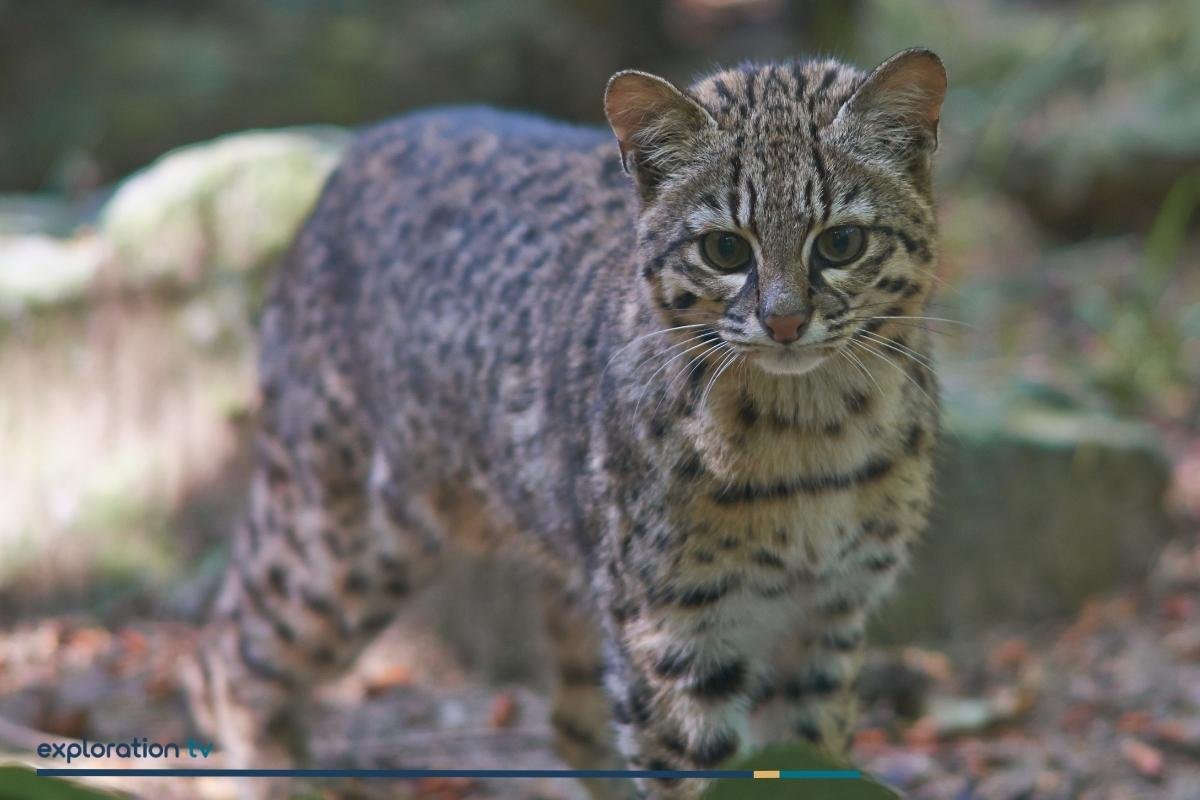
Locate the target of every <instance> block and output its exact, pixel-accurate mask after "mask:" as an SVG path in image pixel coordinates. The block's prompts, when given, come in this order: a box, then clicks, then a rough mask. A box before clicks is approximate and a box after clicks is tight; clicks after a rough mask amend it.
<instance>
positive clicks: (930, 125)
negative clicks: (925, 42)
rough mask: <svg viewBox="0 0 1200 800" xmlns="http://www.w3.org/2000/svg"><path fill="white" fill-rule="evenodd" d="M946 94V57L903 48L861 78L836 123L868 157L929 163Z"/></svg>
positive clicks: (835, 120) (838, 128)
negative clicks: (943, 59)
mask: <svg viewBox="0 0 1200 800" xmlns="http://www.w3.org/2000/svg"><path fill="white" fill-rule="evenodd" d="M945 97H946V68H945V67H944V66H942V60H941V59H940V58H938V57H937V56H936V55H935V54H934V53H933V52H931V51H929V50H925V49H923V48H919V47H918V48H913V49H911V50H902V51H900V52H899V53H896V54H895V55H894V56H892V57H891V58H889V59H888V60H886V61H884V62H883V63H882V64H880V65H879V66H878V67H876V68H875V69H874V71H872V72H871V74H870V75H868V76H867V77H866V79H865V80H864V81H863V82H862V83H861V84H859V86H858V88H857V89H855V90H854V94H852V95H851V96H850V99H848V100H847V101H846V102H845V103H844V104H843V105H842V107H841V109H840V110H839V111H838V113H837V116H836V117H835V118H834V122H833V126H832V127H833V128H834V130H836V131H838V132H839V133H840V134H841V135H842V136H844V137H845V139H846V140H847V142H848V143H849V144H851V145H854V146H856V149H859V150H861V151H862V152H863V154H864V155H866V156H868V157H871V158H882V159H886V160H890V161H893V162H900V163H904V164H906V165H909V166H927V165H928V160H929V156H930V154H931V153H932V152H933V151H934V149H936V147H937V135H938V119H939V117H940V116H941V112H942V100H944V99H945Z"/></svg>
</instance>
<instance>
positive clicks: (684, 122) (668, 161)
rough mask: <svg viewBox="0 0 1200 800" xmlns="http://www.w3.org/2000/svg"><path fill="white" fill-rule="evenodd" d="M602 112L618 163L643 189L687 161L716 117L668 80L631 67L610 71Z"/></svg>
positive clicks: (647, 190)
mask: <svg viewBox="0 0 1200 800" xmlns="http://www.w3.org/2000/svg"><path fill="white" fill-rule="evenodd" d="M604 113H605V115H606V116H607V117H608V124H609V125H610V126H611V127H612V130H613V133H614V134H616V137H617V143H618V144H619V145H620V148H621V163H622V165H623V166H624V167H625V171H626V172H628V173H631V174H633V175H634V176H635V177H636V178H637V180H638V184H639V185H640V187H641V189H642V191H643V192H644V193H646V194H651V193H653V191H654V189H655V188H656V187H657V186H658V184H659V183H660V182H661V181H662V179H663V178H664V177H665V176H667V175H670V174H671V173H673V172H674V171H676V170H678V169H679V168H681V167H683V166H684V165H686V164H687V163H689V162H690V161H692V160H693V159H694V158H695V157H696V155H697V154H698V152H699V150H700V148H701V144H702V140H703V136H704V133H705V132H706V131H708V130H715V129H716V127H717V123H716V120H714V119H713V118H712V116H711V115H710V114H709V113H708V112H707V111H706V110H705V109H704V107H703V106H701V105H700V104H699V103H697V102H696V101H695V100H693V99H692V98H691V97H688V96H687V95H686V94H684V93H683V92H682V91H680V90H679V89H678V88H677V87H675V85H673V84H672V83H670V82H669V81H666V80H663V79H662V78H659V77H657V76H655V75H650V74H649V73H645V72H638V71H637V70H631V69H630V70H624V71H622V72H618V73H617V74H616V75H613V76H612V78H611V79H610V80H609V82H608V88H607V89H606V90H605V92H604Z"/></svg>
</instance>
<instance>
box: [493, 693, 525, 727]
mask: <svg viewBox="0 0 1200 800" xmlns="http://www.w3.org/2000/svg"><path fill="white" fill-rule="evenodd" d="M519 711H520V707H519V706H518V704H517V700H516V698H515V697H513V694H512V692H502V693H500V694H498V695H496V697H495V698H494V699H493V700H492V713H491V714H490V716H489V722H490V723H491V726H492V727H493V728H511V727H512V725H513V723H514V722H516V721H517V714H518V712H519Z"/></svg>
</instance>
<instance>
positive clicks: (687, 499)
mask: <svg viewBox="0 0 1200 800" xmlns="http://www.w3.org/2000/svg"><path fill="white" fill-rule="evenodd" d="M888 400H889V399H888V398H886V397H879V398H876V399H875V400H874V401H873V402H871V401H863V400H862V398H859V397H855V398H852V400H851V402H849V403H848V405H849V406H850V408H841V409H838V410H837V411H836V412H831V413H829V414H827V415H824V416H818V417H816V418H799V417H798V416H787V415H784V414H780V413H770V412H768V411H767V410H765V409H762V408H760V409H759V411H758V414H757V416H753V415H751V414H750V413H748V412H747V411H746V409H745V408H744V407H743V408H741V409H739V410H736V411H733V413H727V414H725V415H723V416H722V415H718V414H713V415H710V416H708V417H707V418H703V417H702V418H697V419H696V420H693V421H692V422H691V423H690V427H685V428H684V429H683V431H682V433H683V434H684V438H683V440H682V442H681V444H680V456H679V463H677V464H675V465H674V467H673V468H672V472H671V478H670V480H671V481H672V482H674V484H675V486H676V491H674V492H672V493H670V495H671V497H673V498H674V500H675V502H673V503H672V504H671V506H672V507H671V509H670V515H671V517H672V518H673V523H674V526H676V527H679V528H680V529H681V530H683V531H686V534H685V535H684V536H683V537H682V538H681V545H680V546H681V549H682V550H683V551H684V552H685V553H692V554H696V553H698V554H699V560H700V561H704V560H706V559H708V558H709V556H711V557H712V559H713V561H714V562H715V563H720V564H722V565H724V567H725V568H727V569H738V570H742V571H743V572H746V573H747V574H752V575H755V576H757V578H759V579H760V580H759V582H760V583H763V584H764V585H768V586H769V585H770V584H771V576H772V574H773V573H780V574H781V575H784V574H786V575H787V576H788V578H789V580H795V579H797V578H803V577H805V576H807V577H810V578H812V579H814V580H820V579H822V578H823V577H825V576H827V575H828V574H830V573H832V572H836V571H838V570H839V569H841V567H842V565H843V562H844V561H845V559H846V558H847V555H848V552H847V551H848V548H849V547H850V545H852V543H853V542H854V540H855V538H856V537H858V536H859V535H860V533H861V530H862V528H863V527H864V525H869V524H871V520H874V519H876V518H878V517H880V516H881V515H885V514H886V513H887V505H888V504H889V503H895V502H896V493H897V491H899V488H898V484H899V481H898V474H897V473H898V470H897V463H898V461H899V459H900V458H901V450H902V442H903V439H904V437H905V432H904V431H905V426H904V420H903V416H902V413H900V411H899V409H897V408H895V407H893V405H892V404H891V403H889V402H888Z"/></svg>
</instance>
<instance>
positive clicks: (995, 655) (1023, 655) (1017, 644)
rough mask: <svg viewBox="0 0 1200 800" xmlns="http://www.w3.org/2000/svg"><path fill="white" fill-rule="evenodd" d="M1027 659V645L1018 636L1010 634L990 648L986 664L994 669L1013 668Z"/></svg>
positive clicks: (1016, 667)
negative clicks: (1010, 635)
mask: <svg viewBox="0 0 1200 800" xmlns="http://www.w3.org/2000/svg"><path fill="white" fill-rule="evenodd" d="M1027 660H1029V645H1028V644H1027V643H1026V642H1025V640H1024V639H1022V638H1020V637H1019V636H1012V637H1010V638H1008V639H1005V640H1004V641H1003V642H1001V643H1000V644H998V645H996V646H995V647H993V648H992V651H991V652H990V653H989V654H988V664H989V665H990V666H991V668H992V669H994V670H1014V669H1018V668H1019V667H1020V666H1021V665H1022V664H1024V663H1025V662H1026V661H1027Z"/></svg>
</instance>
